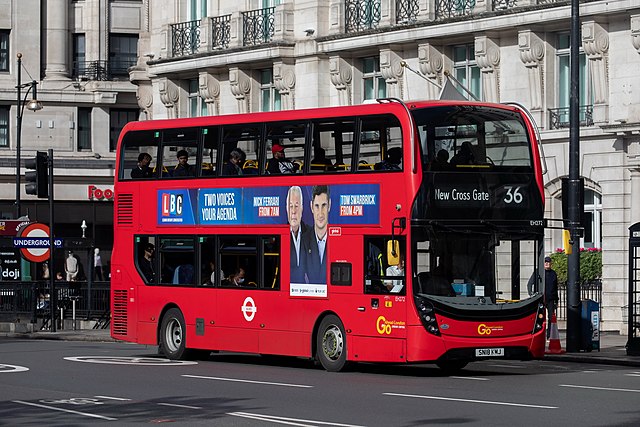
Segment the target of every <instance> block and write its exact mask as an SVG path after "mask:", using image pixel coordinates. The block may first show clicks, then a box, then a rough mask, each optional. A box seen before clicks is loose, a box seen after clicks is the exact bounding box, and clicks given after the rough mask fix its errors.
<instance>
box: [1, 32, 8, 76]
mask: <svg viewBox="0 0 640 427" xmlns="http://www.w3.org/2000/svg"><path fill="white" fill-rule="evenodd" d="M0 71H9V31H4V30H1V31H0Z"/></svg>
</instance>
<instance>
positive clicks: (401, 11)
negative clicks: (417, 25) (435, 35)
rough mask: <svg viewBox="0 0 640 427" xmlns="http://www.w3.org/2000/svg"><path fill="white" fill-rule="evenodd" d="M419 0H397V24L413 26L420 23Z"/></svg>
mask: <svg viewBox="0 0 640 427" xmlns="http://www.w3.org/2000/svg"><path fill="white" fill-rule="evenodd" d="M419 12H420V4H419V2H418V0H396V24H398V25H404V24H413V23H414V22H417V21H418V13H419Z"/></svg>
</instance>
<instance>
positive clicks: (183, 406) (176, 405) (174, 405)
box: [158, 403, 202, 409]
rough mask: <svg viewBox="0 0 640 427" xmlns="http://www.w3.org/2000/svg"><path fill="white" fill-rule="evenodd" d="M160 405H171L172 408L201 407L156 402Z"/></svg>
mask: <svg viewBox="0 0 640 427" xmlns="http://www.w3.org/2000/svg"><path fill="white" fill-rule="evenodd" d="M158 405H162V406H173V407H174V408H186V409H202V407H200V406H189V405H178V404H176V403H158Z"/></svg>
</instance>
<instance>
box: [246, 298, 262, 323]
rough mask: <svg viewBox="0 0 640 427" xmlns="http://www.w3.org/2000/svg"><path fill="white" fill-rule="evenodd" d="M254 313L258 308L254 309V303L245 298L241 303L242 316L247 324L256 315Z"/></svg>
mask: <svg viewBox="0 0 640 427" xmlns="http://www.w3.org/2000/svg"><path fill="white" fill-rule="evenodd" d="M256 311H258V308H257V307H256V303H255V302H254V301H253V298H251V297H247V298H246V299H245V300H244V302H243V303H242V314H244V318H245V319H247V322H251V321H252V320H253V318H254V317H255V315H256Z"/></svg>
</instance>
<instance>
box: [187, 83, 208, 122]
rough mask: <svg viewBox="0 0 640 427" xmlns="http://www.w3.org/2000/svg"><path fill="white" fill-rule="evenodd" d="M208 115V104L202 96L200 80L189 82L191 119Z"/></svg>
mask: <svg viewBox="0 0 640 427" xmlns="http://www.w3.org/2000/svg"><path fill="white" fill-rule="evenodd" d="M206 115H207V104H206V103H205V102H204V99H203V98H202V97H201V96H200V89H199V84H198V79H192V80H189V117H200V116H206Z"/></svg>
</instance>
